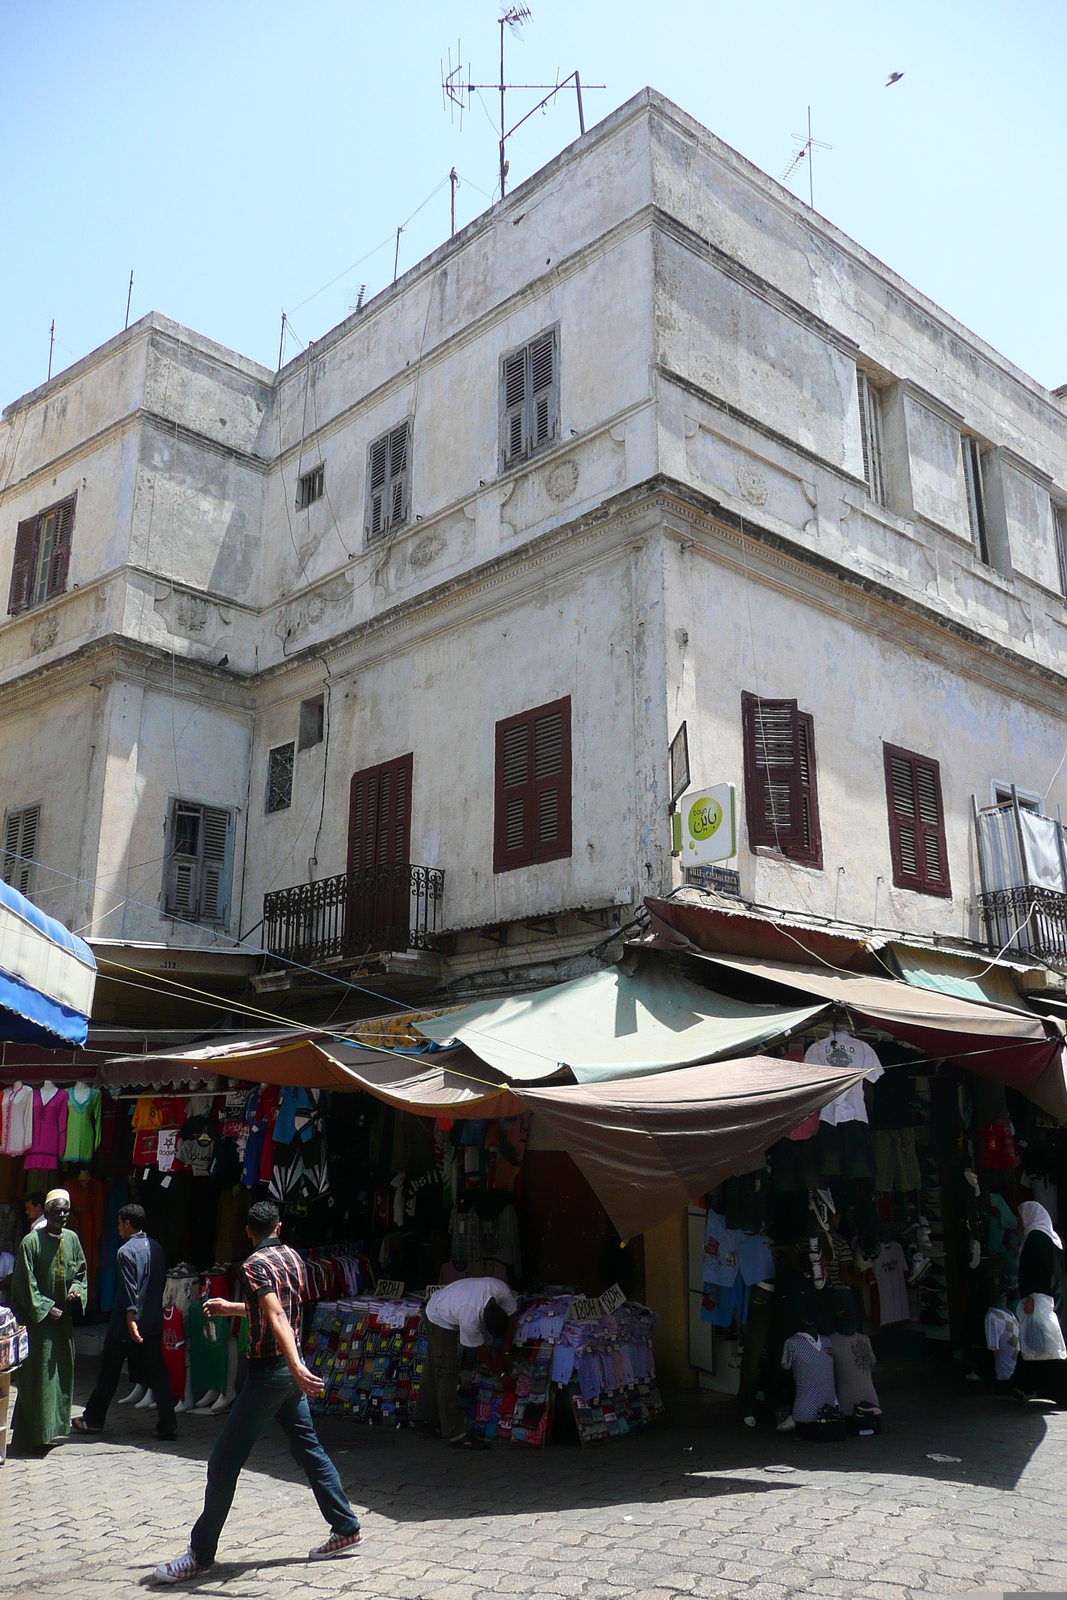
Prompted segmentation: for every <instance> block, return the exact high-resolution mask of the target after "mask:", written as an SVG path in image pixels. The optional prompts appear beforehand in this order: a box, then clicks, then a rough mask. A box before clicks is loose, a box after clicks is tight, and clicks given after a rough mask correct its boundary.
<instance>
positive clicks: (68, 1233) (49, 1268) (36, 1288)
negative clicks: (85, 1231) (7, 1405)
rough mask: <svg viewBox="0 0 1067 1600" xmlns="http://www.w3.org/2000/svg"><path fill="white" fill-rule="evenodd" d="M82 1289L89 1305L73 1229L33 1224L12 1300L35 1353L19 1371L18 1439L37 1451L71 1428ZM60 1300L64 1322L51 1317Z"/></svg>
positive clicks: (21, 1250) (22, 1445) (16, 1441)
mask: <svg viewBox="0 0 1067 1600" xmlns="http://www.w3.org/2000/svg"><path fill="white" fill-rule="evenodd" d="M71 1289H77V1291H78V1294H79V1297H80V1299H81V1303H82V1310H83V1311H84V1309H85V1302H86V1298H87V1294H88V1284H87V1277H86V1271H85V1252H84V1251H83V1250H82V1246H81V1240H80V1239H79V1238H78V1235H77V1234H76V1233H74V1232H73V1231H72V1230H71V1229H70V1228H64V1229H63V1232H62V1233H61V1234H59V1235H58V1236H57V1235H55V1234H52V1233H49V1232H48V1230H47V1228H33V1229H31V1230H30V1232H29V1233H28V1234H27V1235H26V1237H25V1238H24V1239H23V1241H22V1243H21V1244H20V1245H19V1250H18V1256H17V1257H16V1260H15V1275H14V1278H13V1279H12V1282H11V1299H12V1304H13V1306H14V1309H15V1311H16V1313H17V1315H18V1316H19V1318H20V1319H24V1320H25V1323H26V1328H27V1331H28V1333H29V1341H30V1353H29V1356H28V1357H27V1359H26V1360H25V1361H24V1362H23V1364H22V1366H21V1368H20V1369H19V1373H18V1379H17V1381H18V1402H17V1404H16V1406H15V1425H14V1429H13V1434H12V1442H13V1443H14V1445H15V1448H16V1449H19V1450H34V1449H40V1448H41V1446H43V1445H46V1444H49V1443H50V1442H51V1441H52V1440H53V1439H58V1438H61V1437H62V1436H63V1435H64V1434H67V1433H69V1432H70V1402H71V1396H72V1395H73V1393H74V1324H73V1322H72V1321H71V1315H70V1310H69V1308H68V1307H67V1295H68V1293H69V1292H70V1290H71ZM54 1305H58V1306H62V1307H63V1315H62V1317H61V1318H60V1319H59V1321H58V1322H52V1321H50V1320H49V1317H48V1313H49V1311H51V1309H52V1307H53V1306H54Z"/></svg>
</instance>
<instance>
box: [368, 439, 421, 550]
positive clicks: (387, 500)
mask: <svg viewBox="0 0 1067 1600" xmlns="http://www.w3.org/2000/svg"><path fill="white" fill-rule="evenodd" d="M410 515H411V420H410V418H405V419H404V421H403V422H401V423H399V424H398V426H397V427H395V428H390V430H389V432H388V433H383V434H382V436H381V438H380V439H375V441H374V443H373V444H372V445H371V447H370V449H369V451H368V452H367V525H366V534H367V540H368V542H373V541H374V540H377V539H384V538H385V536H386V534H388V533H391V532H392V531H393V529H394V528H400V527H403V525H404V523H405V522H407V520H408V518H409V517H410Z"/></svg>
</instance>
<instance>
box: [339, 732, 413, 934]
mask: <svg viewBox="0 0 1067 1600" xmlns="http://www.w3.org/2000/svg"><path fill="white" fill-rule="evenodd" d="M414 762H415V758H414V755H412V754H410V753H409V754H408V755H406V756H398V757H397V758H396V759H395V760H394V761H383V762H381V763H380V764H379V765H378V766H376V767H364V768H363V770H362V771H361V772H357V773H354V774H353V777H352V782H351V785H350V787H349V800H348V909H347V923H346V929H345V938H346V941H347V942H348V944H349V947H350V948H352V949H360V950H362V949H366V948H367V947H368V946H369V945H370V944H381V945H382V946H383V947H384V946H385V945H388V946H389V947H390V948H392V949H406V948H407V943H408V929H409V923H410V901H411V882H410V873H409V867H410V858H411V789H412V774H413V770H414Z"/></svg>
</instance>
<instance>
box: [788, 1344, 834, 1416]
mask: <svg viewBox="0 0 1067 1600" xmlns="http://www.w3.org/2000/svg"><path fill="white" fill-rule="evenodd" d="M782 1366H783V1367H785V1368H786V1370H787V1371H789V1372H792V1374H793V1382H794V1383H795V1384H796V1390H797V1393H796V1399H795V1400H794V1401H793V1421H794V1422H814V1421H815V1419H816V1417H817V1416H818V1415H819V1412H820V1411H821V1409H822V1407H823V1406H835V1405H836V1404H837V1391H836V1390H835V1388H834V1358H833V1354H832V1352H831V1350H830V1346H829V1345H828V1344H827V1343H826V1341H825V1340H824V1339H821V1338H819V1339H814V1338H812V1336H811V1334H808V1333H794V1335H793V1337H792V1338H791V1339H787V1340H786V1341H785V1347H784V1349H783V1350H782Z"/></svg>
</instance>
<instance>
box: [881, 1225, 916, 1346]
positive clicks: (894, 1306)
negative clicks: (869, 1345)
mask: <svg viewBox="0 0 1067 1600" xmlns="http://www.w3.org/2000/svg"><path fill="white" fill-rule="evenodd" d="M906 1272H907V1262H906V1261H905V1259H904V1252H903V1250H902V1249H901V1248H900V1246H899V1244H897V1242H896V1240H895V1239H894V1240H893V1241H892V1242H891V1243H889V1244H884V1245H883V1246H882V1248H881V1249H880V1250H879V1252H878V1254H877V1255H876V1256H875V1258H874V1281H875V1283H877V1285H878V1305H879V1308H880V1312H881V1320H880V1323H879V1326H880V1327H883V1328H884V1327H885V1326H886V1325H887V1324H888V1323H890V1322H907V1320H908V1316H909V1311H908V1285H907V1279H906V1277H905V1274H906Z"/></svg>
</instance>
